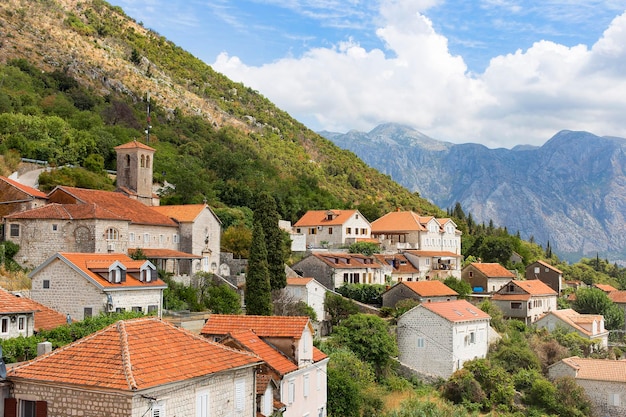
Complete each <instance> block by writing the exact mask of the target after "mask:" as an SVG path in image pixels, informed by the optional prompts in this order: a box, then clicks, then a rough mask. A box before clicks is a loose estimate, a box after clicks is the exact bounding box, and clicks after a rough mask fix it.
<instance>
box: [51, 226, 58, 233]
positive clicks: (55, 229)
mask: <svg viewBox="0 0 626 417" xmlns="http://www.w3.org/2000/svg"><path fill="white" fill-rule="evenodd" d="M58 228H59V226H58V225H56V224H53V225H52V231H53V232H56V231H57V230H58Z"/></svg>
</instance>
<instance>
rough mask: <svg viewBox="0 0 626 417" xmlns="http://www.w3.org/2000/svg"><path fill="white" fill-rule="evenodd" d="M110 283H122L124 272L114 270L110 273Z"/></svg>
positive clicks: (117, 269)
mask: <svg viewBox="0 0 626 417" xmlns="http://www.w3.org/2000/svg"><path fill="white" fill-rule="evenodd" d="M109 282H113V283H115V284H119V283H120V282H122V271H121V270H120V269H119V268H113V269H111V270H110V271H109Z"/></svg>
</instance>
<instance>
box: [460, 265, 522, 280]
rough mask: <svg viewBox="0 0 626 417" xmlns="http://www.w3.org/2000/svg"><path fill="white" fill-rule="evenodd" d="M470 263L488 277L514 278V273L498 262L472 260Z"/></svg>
mask: <svg viewBox="0 0 626 417" xmlns="http://www.w3.org/2000/svg"><path fill="white" fill-rule="evenodd" d="M471 265H472V266H473V267H474V268H476V269H477V270H478V271H480V272H481V273H482V274H483V275H485V276H486V277H490V278H515V275H514V274H513V273H512V272H511V271H509V270H508V269H506V268H505V267H503V266H502V265H500V264H498V263H481V262H472V263H471Z"/></svg>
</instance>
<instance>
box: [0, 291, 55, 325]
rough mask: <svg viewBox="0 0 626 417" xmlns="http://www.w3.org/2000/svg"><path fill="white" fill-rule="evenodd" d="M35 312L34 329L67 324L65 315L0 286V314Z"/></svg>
mask: <svg viewBox="0 0 626 417" xmlns="http://www.w3.org/2000/svg"><path fill="white" fill-rule="evenodd" d="M30 312H34V313H35V325H34V327H35V331H39V330H51V329H54V328H55V327H59V326H62V325H64V324H67V318H66V316H65V315H63V314H61V313H59V312H58V311H56V310H53V309H51V308H49V307H46V306H45V305H43V304H39V303H38V302H36V301H33V300H31V299H30V298H27V297H18V296H17V295H14V294H11V293H10V292H8V291H6V290H4V289H2V288H0V314H11V313H30Z"/></svg>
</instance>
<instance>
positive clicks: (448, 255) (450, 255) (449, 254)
mask: <svg viewBox="0 0 626 417" xmlns="http://www.w3.org/2000/svg"><path fill="white" fill-rule="evenodd" d="M403 253H409V254H411V255H415V256H419V257H445V258H462V255H459V254H456V253H454V252H449V251H434V250H405V251H404V252H403Z"/></svg>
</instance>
